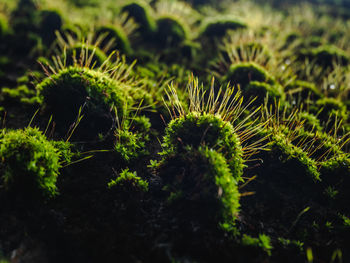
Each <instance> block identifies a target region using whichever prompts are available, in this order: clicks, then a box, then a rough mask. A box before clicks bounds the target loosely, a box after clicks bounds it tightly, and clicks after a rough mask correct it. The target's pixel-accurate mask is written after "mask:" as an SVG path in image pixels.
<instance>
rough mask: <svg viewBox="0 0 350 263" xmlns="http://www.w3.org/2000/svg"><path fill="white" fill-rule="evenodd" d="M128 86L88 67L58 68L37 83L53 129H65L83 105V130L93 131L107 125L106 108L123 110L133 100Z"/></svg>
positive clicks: (65, 130) (107, 110)
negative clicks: (54, 127) (55, 126)
mask: <svg viewBox="0 0 350 263" xmlns="http://www.w3.org/2000/svg"><path fill="white" fill-rule="evenodd" d="M129 88H130V87H129V86H128V85H126V84H123V83H119V82H117V81H114V80H113V79H111V78H110V77H109V76H108V75H106V74H104V73H102V72H98V71H94V70H90V69H88V68H80V67H72V66H71V67H68V68H66V69H63V70H60V71H58V72H57V74H54V75H52V76H50V77H48V78H46V79H45V80H43V81H42V82H41V83H40V84H38V85H37V87H36V89H37V91H38V96H39V98H40V100H41V102H42V103H43V106H44V109H43V111H44V113H46V114H47V115H51V114H52V115H53V118H54V120H55V121H56V122H57V124H58V125H57V128H58V129H59V128H60V127H61V129H62V132H67V130H68V128H69V126H70V125H71V124H72V123H73V122H74V121H75V119H76V117H77V115H78V111H79V108H80V107H82V106H83V109H82V110H83V114H84V118H83V120H82V123H81V124H84V125H86V127H85V126H84V125H83V126H84V128H85V129H84V130H85V131H86V132H87V133H93V134H95V135H96V134H97V133H98V132H106V131H107V130H109V129H110V128H111V125H112V122H113V121H112V120H111V117H110V116H109V115H110V114H109V113H110V110H111V108H113V107H116V109H117V112H118V113H120V114H123V113H126V112H127V109H126V105H132V103H133V100H132V98H131V97H130V96H129V95H128V89H129Z"/></svg>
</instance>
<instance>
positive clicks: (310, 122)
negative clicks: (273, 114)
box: [299, 111, 322, 132]
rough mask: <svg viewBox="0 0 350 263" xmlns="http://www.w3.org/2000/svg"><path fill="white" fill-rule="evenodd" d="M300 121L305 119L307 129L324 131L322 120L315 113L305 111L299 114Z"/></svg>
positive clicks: (304, 126)
mask: <svg viewBox="0 0 350 263" xmlns="http://www.w3.org/2000/svg"><path fill="white" fill-rule="evenodd" d="M299 117H300V121H303V122H304V124H303V129H304V130H306V131H310V132H311V131H319V132H321V131H322V127H321V124H320V120H319V119H318V118H317V117H316V116H315V115H313V114H311V113H309V112H306V111H303V112H300V114H299Z"/></svg>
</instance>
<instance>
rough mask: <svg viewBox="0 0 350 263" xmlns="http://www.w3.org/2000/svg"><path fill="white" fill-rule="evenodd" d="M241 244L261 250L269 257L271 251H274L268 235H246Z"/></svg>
mask: <svg viewBox="0 0 350 263" xmlns="http://www.w3.org/2000/svg"><path fill="white" fill-rule="evenodd" d="M241 242H242V245H243V246H251V247H256V248H261V249H262V250H263V251H265V252H266V253H267V254H268V255H269V256H271V250H272V249H273V247H272V245H271V239H270V237H269V236H267V235H264V234H260V235H259V236H258V237H251V236H249V235H246V234H244V235H243V236H242V241H241Z"/></svg>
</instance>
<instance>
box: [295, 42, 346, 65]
mask: <svg viewBox="0 0 350 263" xmlns="http://www.w3.org/2000/svg"><path fill="white" fill-rule="evenodd" d="M301 55H302V57H303V58H308V59H310V60H311V61H315V62H316V63H317V64H318V65H320V66H323V67H326V68H327V67H329V68H332V67H333V63H334V62H338V63H340V64H342V65H348V64H349V62H350V57H349V55H348V54H347V53H346V52H345V51H344V50H342V49H339V48H337V47H336V46H333V45H322V46H319V47H316V48H313V49H306V50H304V51H302V52H301Z"/></svg>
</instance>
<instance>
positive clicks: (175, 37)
mask: <svg viewBox="0 0 350 263" xmlns="http://www.w3.org/2000/svg"><path fill="white" fill-rule="evenodd" d="M155 38H156V40H157V42H158V43H160V44H161V45H177V44H179V43H181V42H184V41H185V40H188V39H189V38H190V29H189V27H188V25H187V24H186V23H185V22H184V21H182V20H180V19H179V18H177V17H176V16H172V15H163V16H160V17H158V19H157V32H156V36H155Z"/></svg>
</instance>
